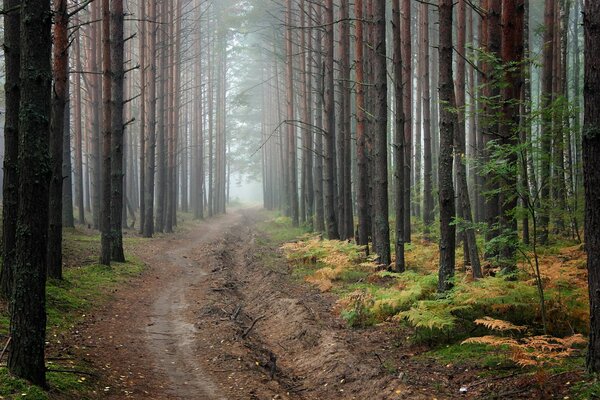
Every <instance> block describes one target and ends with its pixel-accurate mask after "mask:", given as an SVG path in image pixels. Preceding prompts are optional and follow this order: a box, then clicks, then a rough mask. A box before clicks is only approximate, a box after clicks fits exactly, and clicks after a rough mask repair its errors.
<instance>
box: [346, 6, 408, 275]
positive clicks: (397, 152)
mask: <svg viewBox="0 0 600 400" xmlns="http://www.w3.org/2000/svg"><path fill="white" fill-rule="evenodd" d="M357 18H358V17H357ZM392 35H393V37H394V40H393V46H394V55H393V57H394V72H393V73H394V84H395V86H394V101H395V107H394V109H395V111H396V115H395V117H394V167H395V170H394V183H395V185H394V189H395V198H396V204H395V212H396V213H395V214H396V241H395V250H396V261H395V264H394V271H396V272H404V271H405V269H406V261H405V258H404V232H405V229H404V224H405V220H404V218H405V213H404V206H405V202H404V195H405V191H404V186H405V181H404V164H405V163H404V156H405V154H406V151H405V149H404V126H405V123H404V92H403V88H404V82H403V80H402V70H403V68H402V67H403V65H402V40H401V37H402V36H401V31H400V0H394V1H393V3H392ZM405 40H406V39H405ZM357 49H358V45H357ZM357 65H358V64H357ZM357 68H358V67H357Z"/></svg>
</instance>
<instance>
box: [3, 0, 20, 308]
mask: <svg viewBox="0 0 600 400" xmlns="http://www.w3.org/2000/svg"><path fill="white" fill-rule="evenodd" d="M3 5H4V9H5V10H13V11H12V12H8V13H6V14H4V60H5V61H4V65H5V72H4V73H5V82H4V93H5V94H4V96H5V117H4V175H3V178H4V179H3V188H2V232H3V234H2V270H1V271H0V295H1V296H2V298H4V299H7V300H8V299H10V297H11V296H12V290H13V286H14V268H15V256H16V254H15V247H16V235H17V212H18V209H19V172H18V171H19V170H18V168H17V162H18V156H19V103H20V101H21V92H20V90H21V86H20V85H21V79H20V73H21V46H20V42H19V40H20V37H21V11H20V8H19V5H20V0H4V4H3Z"/></svg>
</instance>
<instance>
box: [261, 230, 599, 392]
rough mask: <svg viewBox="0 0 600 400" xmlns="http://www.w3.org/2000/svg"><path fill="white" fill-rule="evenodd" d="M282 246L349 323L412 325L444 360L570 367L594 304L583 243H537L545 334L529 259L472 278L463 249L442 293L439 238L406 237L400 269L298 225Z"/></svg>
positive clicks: (298, 271)
mask: <svg viewBox="0 0 600 400" xmlns="http://www.w3.org/2000/svg"><path fill="white" fill-rule="evenodd" d="M286 223H287V221H285V220H281V219H280V220H279V221H278V222H273V221H271V222H270V223H269V224H270V225H271V229H273V231H275V232H277V233H276V236H279V237H281V236H282V235H283V234H282V233H281V231H286V232H288V233H291V231H290V229H289V225H286ZM282 249H283V252H284V255H285V257H286V259H287V261H288V265H289V266H290V268H292V271H293V274H295V275H296V276H298V277H300V278H302V279H304V280H305V281H306V282H309V283H310V284H313V285H315V286H317V287H318V288H319V289H320V290H322V291H331V292H333V293H335V294H336V295H337V296H339V300H338V302H337V307H336V310H337V312H338V313H339V315H340V316H341V317H342V318H343V319H345V320H346V322H347V323H348V325H349V326H351V327H355V328H364V327H368V326H371V325H376V324H379V323H383V322H388V323H389V322H390V321H391V322H392V323H396V324H398V325H399V327H401V326H405V325H408V326H410V327H412V329H413V330H414V334H412V335H410V338H411V340H412V341H413V343H415V344H427V345H429V347H430V351H428V352H426V353H425V355H426V356H428V357H433V358H434V359H437V360H439V361H440V362H442V363H444V362H449V360H454V361H453V362H457V361H458V362H460V360H464V361H465V362H467V363H469V362H470V363H475V364H477V365H482V366H486V367H489V368H491V369H493V368H501V367H502V366H506V365H512V366H513V367H514V368H518V367H523V368H534V369H536V370H541V369H549V370H550V371H555V370H557V369H560V368H566V369H567V370H569V371H571V370H573V369H574V368H576V367H575V366H571V364H570V363H572V362H573V360H579V361H581V357H582V353H583V344H584V339H583V336H582V335H585V334H586V330H587V325H588V318H589V316H588V312H589V311H588V308H587V307H588V302H587V290H586V287H587V286H586V280H587V277H586V275H585V272H586V271H585V254H584V252H583V249H582V248H581V246H579V245H573V244H567V243H561V244H560V245H559V246H557V245H556V244H555V245H553V247H549V248H542V249H541V252H540V253H541V254H542V256H541V275H542V280H543V282H544V286H545V288H546V291H545V300H546V306H547V319H548V321H547V322H548V324H547V326H548V332H547V333H548V335H543V332H542V324H541V315H540V306H539V298H538V294H537V289H536V286H535V280H534V275H533V273H532V271H529V270H528V266H527V264H525V263H523V264H521V265H520V268H519V273H518V274H517V275H516V276H514V277H512V278H511V279H507V277H506V276H502V275H501V274H499V273H498V271H495V270H490V269H487V274H486V277H485V278H483V279H479V280H477V281H474V280H473V279H472V278H471V274H470V271H469V270H468V268H464V267H463V266H462V262H463V261H462V252H461V250H460V249H457V273H456V276H455V280H454V288H453V289H452V290H451V291H450V292H448V293H446V294H444V295H443V296H441V295H440V294H438V293H437V281H438V278H437V263H438V258H439V252H438V246H437V244H435V243H432V242H430V241H429V240H425V239H424V238H422V237H421V236H420V235H415V237H414V238H413V242H412V243H411V244H408V245H407V246H406V260H407V264H408V266H409V270H408V271H407V272H404V273H393V272H389V271H382V270H378V268H377V266H376V265H375V263H374V262H373V258H372V257H367V256H365V249H364V248H363V247H362V246H357V245H355V244H353V243H350V242H342V241H331V240H327V239H324V238H323V237H322V236H320V235H315V234H305V233H303V232H298V231H294V232H293V234H292V237H290V238H289V240H288V243H286V244H284V245H283V246H282ZM578 365H579V367H580V365H583V364H582V363H580V364H578ZM579 367H577V368H579ZM580 386H581V387H579V389H578V390H579V392H582V393H583V392H584V391H585V392H586V393H595V392H594V391H595V390H597V387H596V386H594V385H592V384H589V385H587V386H585V388H584V387H583V386H584V385H583V384H581V385H580ZM582 398H583V397H582Z"/></svg>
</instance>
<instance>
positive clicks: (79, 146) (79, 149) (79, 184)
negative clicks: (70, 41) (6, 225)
mask: <svg viewBox="0 0 600 400" xmlns="http://www.w3.org/2000/svg"><path fill="white" fill-rule="evenodd" d="M75 35H76V36H75V68H76V69H77V71H81V70H82V69H83V68H82V64H81V35H80V32H77V33H75ZM73 89H74V90H73V91H74V93H73V95H74V97H73V102H74V104H73V110H74V116H73V117H74V121H73V128H74V130H75V132H74V135H75V204H76V206H77V215H78V217H77V221H78V222H79V224H80V225H84V224H85V206H84V192H83V127H82V123H81V118H82V115H81V109H82V104H81V90H82V89H81V73H77V74H76V75H75V77H74V88H73Z"/></svg>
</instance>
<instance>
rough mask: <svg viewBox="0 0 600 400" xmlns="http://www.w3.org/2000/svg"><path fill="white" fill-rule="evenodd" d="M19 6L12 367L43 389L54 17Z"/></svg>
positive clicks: (42, 5) (40, 6)
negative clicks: (17, 178)
mask: <svg viewBox="0 0 600 400" xmlns="http://www.w3.org/2000/svg"><path fill="white" fill-rule="evenodd" d="M20 4H21V32H20V48H21V58H20V60H21V70H20V77H21V100H20V107H19V138H20V140H19V145H20V146H19V156H18V171H19V209H18V215H17V229H16V232H17V234H16V252H15V255H16V259H15V269H14V285H15V287H14V291H13V299H12V300H13V303H12V310H11V311H12V312H11V317H10V337H11V343H10V352H9V355H8V369H9V371H10V372H11V373H12V374H13V375H15V376H17V377H19V378H23V379H26V380H28V381H30V382H31V383H33V384H36V385H38V386H45V385H46V378H45V374H46V365H45V363H44V351H45V348H46V337H45V336H46V308H45V306H46V303H45V297H46V265H47V264H46V251H44V250H42V251H40V249H46V246H47V245H48V206H49V202H48V194H49V180H50V177H51V170H50V156H49V133H50V115H51V106H50V105H51V96H50V93H51V82H52V68H51V65H50V59H51V48H52V36H51V32H50V30H51V25H52V18H51V15H52V14H51V10H50V0H22V1H21V2H20ZM13 43H14V42H13Z"/></svg>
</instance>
